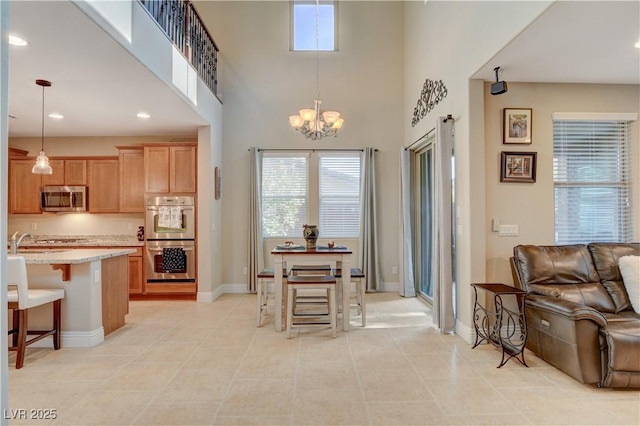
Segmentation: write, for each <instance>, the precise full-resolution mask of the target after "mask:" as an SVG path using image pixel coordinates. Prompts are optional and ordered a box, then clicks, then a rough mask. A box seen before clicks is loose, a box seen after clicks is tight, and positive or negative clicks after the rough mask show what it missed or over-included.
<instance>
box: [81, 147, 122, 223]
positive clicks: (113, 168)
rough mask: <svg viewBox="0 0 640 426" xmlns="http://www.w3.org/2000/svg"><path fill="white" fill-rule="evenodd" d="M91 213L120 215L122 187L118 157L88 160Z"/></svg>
mask: <svg viewBox="0 0 640 426" xmlns="http://www.w3.org/2000/svg"><path fill="white" fill-rule="evenodd" d="M87 175H88V176H87V181H88V185H89V195H88V199H89V212H91V213H118V212H119V211H120V191H119V189H120V185H119V179H118V176H119V161H118V157H115V158H111V157H105V158H100V159H90V160H87Z"/></svg>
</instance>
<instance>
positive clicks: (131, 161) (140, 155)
mask: <svg viewBox="0 0 640 426" xmlns="http://www.w3.org/2000/svg"><path fill="white" fill-rule="evenodd" d="M120 211H121V212H144V151H143V150H142V148H141V149H126V150H121V151H120Z"/></svg>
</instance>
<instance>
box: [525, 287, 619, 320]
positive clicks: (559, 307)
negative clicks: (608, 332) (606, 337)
mask: <svg viewBox="0 0 640 426" xmlns="http://www.w3.org/2000/svg"><path fill="white" fill-rule="evenodd" d="M526 306H527V307H531V308H534V309H539V310H542V311H546V312H550V313H554V314H556V315H561V316H563V317H565V318H567V319H568V320H571V321H578V320H590V321H593V322H595V323H596V324H597V325H598V326H599V327H604V326H605V325H607V319H606V318H605V316H604V315H602V314H601V313H600V312H598V311H597V310H595V309H593V308H591V307H589V306H586V305H579V304H577V303H574V302H570V301H568V300H564V299H558V298H556V297H549V296H541V295H537V294H529V295H527V299H526Z"/></svg>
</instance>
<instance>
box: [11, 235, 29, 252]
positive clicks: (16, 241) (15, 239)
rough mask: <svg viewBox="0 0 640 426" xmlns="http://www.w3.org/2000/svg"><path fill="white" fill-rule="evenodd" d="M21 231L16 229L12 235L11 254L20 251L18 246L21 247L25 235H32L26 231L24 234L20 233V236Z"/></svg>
mask: <svg viewBox="0 0 640 426" xmlns="http://www.w3.org/2000/svg"><path fill="white" fill-rule="evenodd" d="M19 233H20V231H16V232H15V233H14V234H13V235H12V236H11V251H10V253H11V254H17V253H18V247H20V243H21V242H22V240H23V239H24V237H31V234H29V233H27V232H25V233H24V234H22V235H20V236H19V237H18V234H19Z"/></svg>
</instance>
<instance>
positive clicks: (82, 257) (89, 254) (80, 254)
mask: <svg viewBox="0 0 640 426" xmlns="http://www.w3.org/2000/svg"><path fill="white" fill-rule="evenodd" d="M135 252H136V250H135V249H125V248H123V249H74V250H65V249H63V248H61V249H50V250H49V249H48V250H39V249H37V248H33V247H22V248H21V249H20V250H18V255H19V256H23V257H24V260H25V262H26V264H27V265H35V264H48V265H60V264H75V263H86V262H93V261H94V260H102V259H108V258H110V257H116V256H122V255H128V254H131V253H135Z"/></svg>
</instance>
